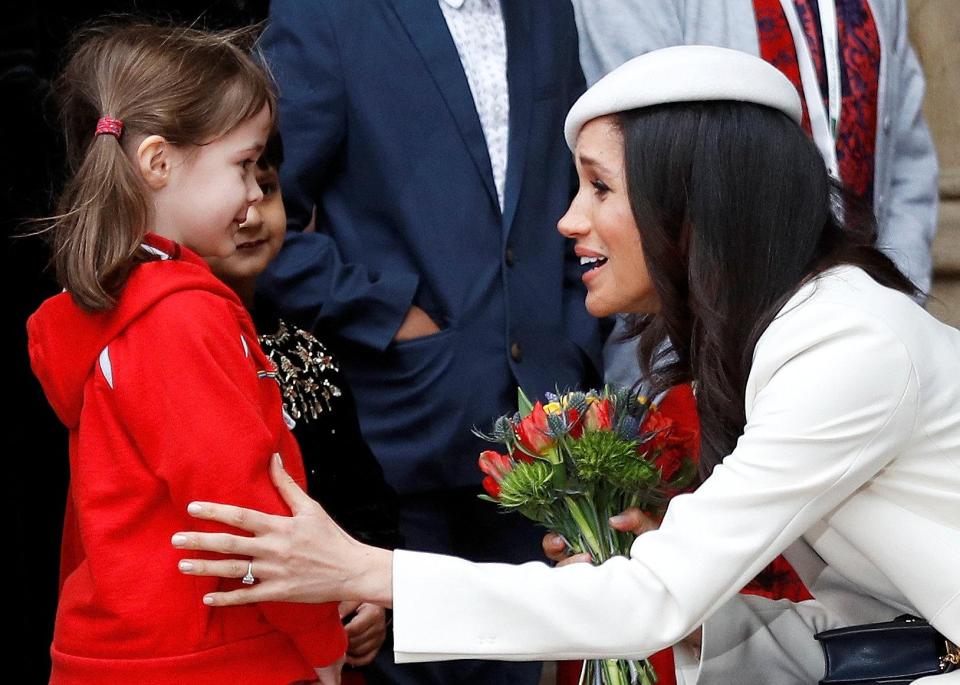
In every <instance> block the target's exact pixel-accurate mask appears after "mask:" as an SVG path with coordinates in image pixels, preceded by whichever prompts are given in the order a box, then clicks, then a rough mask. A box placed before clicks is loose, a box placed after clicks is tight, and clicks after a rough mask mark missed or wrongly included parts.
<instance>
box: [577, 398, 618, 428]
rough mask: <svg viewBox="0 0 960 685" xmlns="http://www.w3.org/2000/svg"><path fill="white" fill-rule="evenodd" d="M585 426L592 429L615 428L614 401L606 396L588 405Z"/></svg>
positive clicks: (584, 416) (584, 417)
mask: <svg viewBox="0 0 960 685" xmlns="http://www.w3.org/2000/svg"><path fill="white" fill-rule="evenodd" d="M583 427H584V428H585V429H587V430H590V431H608V430H613V402H611V401H610V400H609V399H606V398H604V399H602V400H599V401H597V402H594V403H593V404H591V405H590V406H589V407H587V412H586V414H584V415H583Z"/></svg>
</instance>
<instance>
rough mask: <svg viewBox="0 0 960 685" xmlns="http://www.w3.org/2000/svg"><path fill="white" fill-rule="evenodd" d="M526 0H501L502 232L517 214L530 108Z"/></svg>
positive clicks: (531, 85) (529, 37)
mask: <svg viewBox="0 0 960 685" xmlns="http://www.w3.org/2000/svg"><path fill="white" fill-rule="evenodd" d="M530 5H531V3H529V2H518V1H517V0H503V1H502V2H501V6H502V7H503V24H504V28H505V30H506V34H507V36H506V38H507V83H508V84H509V86H508V87H509V94H510V143H509V149H508V153H507V178H506V183H505V187H504V192H503V232H504V235H507V234H509V233H510V227H511V226H512V224H513V218H514V216H516V213H517V202H518V201H519V199H520V187H521V185H522V184H523V169H524V165H525V164H526V156H527V140H528V138H529V134H530V116H531V113H532V111H533V53H532V50H533V48H532V47H531V45H530V39H531V35H532V31H531V30H530V28H531V27H530Z"/></svg>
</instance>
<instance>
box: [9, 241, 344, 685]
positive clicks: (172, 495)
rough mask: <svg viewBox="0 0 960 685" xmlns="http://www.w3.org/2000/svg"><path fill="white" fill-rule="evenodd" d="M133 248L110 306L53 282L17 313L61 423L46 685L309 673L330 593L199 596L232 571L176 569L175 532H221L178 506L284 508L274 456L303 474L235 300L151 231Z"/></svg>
mask: <svg viewBox="0 0 960 685" xmlns="http://www.w3.org/2000/svg"><path fill="white" fill-rule="evenodd" d="M146 245H147V246H148V247H147V249H148V250H149V251H151V252H153V253H154V254H155V255H156V256H157V257H158V259H157V261H151V262H147V263H144V264H141V265H139V266H137V267H136V268H135V269H134V270H133V272H132V274H131V276H130V278H129V281H128V282H127V285H126V286H125V287H124V289H123V292H122V293H121V295H120V298H119V301H118V303H117V305H116V306H115V307H114V308H113V309H111V310H109V311H106V312H100V313H96V314H90V313H87V312H84V311H82V310H81V309H80V308H79V307H77V305H76V304H75V303H74V301H73V299H72V298H71V297H70V295H69V294H67V293H61V294H59V295H57V296H55V297H52V298H50V299H49V300H47V301H46V302H44V303H43V305H42V306H41V307H40V308H39V309H38V310H37V312H36V313H34V314H33V316H31V317H30V320H29V321H28V322H27V330H28V334H29V345H30V361H31V365H32V367H33V371H34V373H35V374H36V375H37V378H39V379H40V383H41V384H42V385H43V389H44V392H45V393H46V396H47V399H48V400H49V402H50V404H51V405H52V406H53V408H54V410H55V411H56V413H57V415H58V416H59V417H60V420H61V421H63V423H64V425H66V426H67V428H68V429H69V431H70V449H69V452H70V473H71V483H70V490H69V493H68V502H67V514H66V521H65V523H64V535H63V548H62V557H61V570H60V601H59V606H58V608H57V620H56V627H55V629H54V638H53V645H52V647H51V655H52V659H53V671H52V675H51V679H50V682H51V683H89V684H91V685H93V684H97V685H102V684H103V683H127V682H135V683H137V684H138V685H170V684H171V683H186V682H196V683H204V684H205V685H217V684H220V683H222V684H223V685H227V684H228V683H229V684H230V685H235V684H236V683H250V684H257V683H262V684H263V685H272V684H277V685H280V684H286V683H290V682H293V681H297V680H301V679H309V680H311V681H312V680H315V679H316V676H315V674H314V672H313V668H312V667H316V666H323V665H327V664H329V663H331V662H333V661H335V660H336V659H338V658H339V657H340V656H341V655H342V654H343V653H344V650H345V648H346V636H345V634H344V631H343V628H342V626H341V625H340V620H339V616H338V614H337V607H336V605H335V604H324V605H300V604H282V603H261V604H254V605H248V606H241V607H220V608H211V607H207V606H206V605H204V604H203V601H202V598H203V596H204V595H205V594H206V593H208V592H211V591H215V590H230V589H235V588H239V587H243V585H241V584H240V583H239V581H235V580H222V579H217V578H205V577H197V576H186V575H183V574H181V573H180V572H179V571H178V570H177V562H178V561H179V560H180V558H182V557H183V556H184V553H183V552H181V551H178V550H176V549H174V548H173V547H172V546H171V544H170V537H171V536H172V535H173V533H175V532H177V531H182V530H209V531H224V530H229V529H228V528H227V527H225V526H223V525H220V524H215V523H212V522H207V521H201V520H199V519H195V518H192V517H190V516H188V515H187V510H186V507H187V504H188V503H189V502H191V501H193V500H207V501H225V502H230V503H234V504H238V505H241V506H246V507H252V508H256V509H260V510H262V511H267V512H271V513H276V514H286V515H289V514H290V510H289V508H288V507H287V506H286V505H285V504H284V502H283V500H282V498H281V497H280V496H279V494H278V492H277V490H276V488H275V487H274V486H273V484H272V482H271V480H270V476H269V470H268V468H269V461H270V458H271V455H272V454H273V453H274V452H279V453H280V455H281V456H282V458H283V463H284V466H286V468H287V470H288V471H289V472H290V475H291V476H292V477H293V478H295V479H296V480H297V481H298V482H299V483H300V484H301V485H305V478H304V473H303V464H302V461H301V458H300V451H299V449H298V447H297V443H296V440H295V439H294V438H293V435H292V434H291V433H290V431H289V429H288V428H287V426H286V424H285V420H284V416H283V413H282V412H283V409H282V404H281V399H280V392H279V388H278V385H277V382H276V380H275V371H274V369H273V367H272V365H271V364H270V362H269V361H268V360H267V358H266V357H265V356H264V354H263V352H262V351H261V349H260V346H259V345H258V344H257V334H256V331H255V330H254V327H253V324H252V322H251V321H250V317H249V316H248V314H247V312H246V310H245V309H244V307H243V304H242V303H241V302H240V300H239V299H238V298H237V297H236V295H235V294H234V293H233V291H231V290H230V289H229V288H228V287H226V286H225V285H224V284H223V283H221V282H220V281H219V280H217V278H215V277H214V276H213V274H212V273H211V271H210V269H209V267H207V265H206V263H205V262H204V261H203V260H202V259H200V258H199V257H198V256H197V255H196V254H194V253H192V252H190V251H189V250H187V249H185V248H183V247H181V246H180V245H177V244H176V243H173V242H171V241H169V240H166V239H164V238H161V237H159V236H156V235H153V234H150V235H148V236H147V239H146ZM233 532H236V531H233ZM192 554H193V555H197V556H206V557H209V558H222V557H219V555H215V554H207V555H203V554H201V553H197V552H194V553H192ZM253 570H254V574H256V566H254V569H253Z"/></svg>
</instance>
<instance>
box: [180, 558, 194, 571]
mask: <svg viewBox="0 0 960 685" xmlns="http://www.w3.org/2000/svg"><path fill="white" fill-rule="evenodd" d="M177 566H179V567H180V570H181V571H192V570H193V563H192V562H190V561H186V560H184V561H181V562H180V563H179V564H177Z"/></svg>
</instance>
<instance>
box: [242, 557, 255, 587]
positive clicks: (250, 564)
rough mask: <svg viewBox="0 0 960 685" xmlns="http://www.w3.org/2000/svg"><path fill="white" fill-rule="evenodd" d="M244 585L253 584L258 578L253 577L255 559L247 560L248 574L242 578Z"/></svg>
mask: <svg viewBox="0 0 960 685" xmlns="http://www.w3.org/2000/svg"><path fill="white" fill-rule="evenodd" d="M240 582H241V583H243V584H244V585H253V584H254V583H256V582H257V579H256V578H254V577H253V559H251V560H250V561H248V562H247V575H245V576H244V577H243V578H241V579H240Z"/></svg>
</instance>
